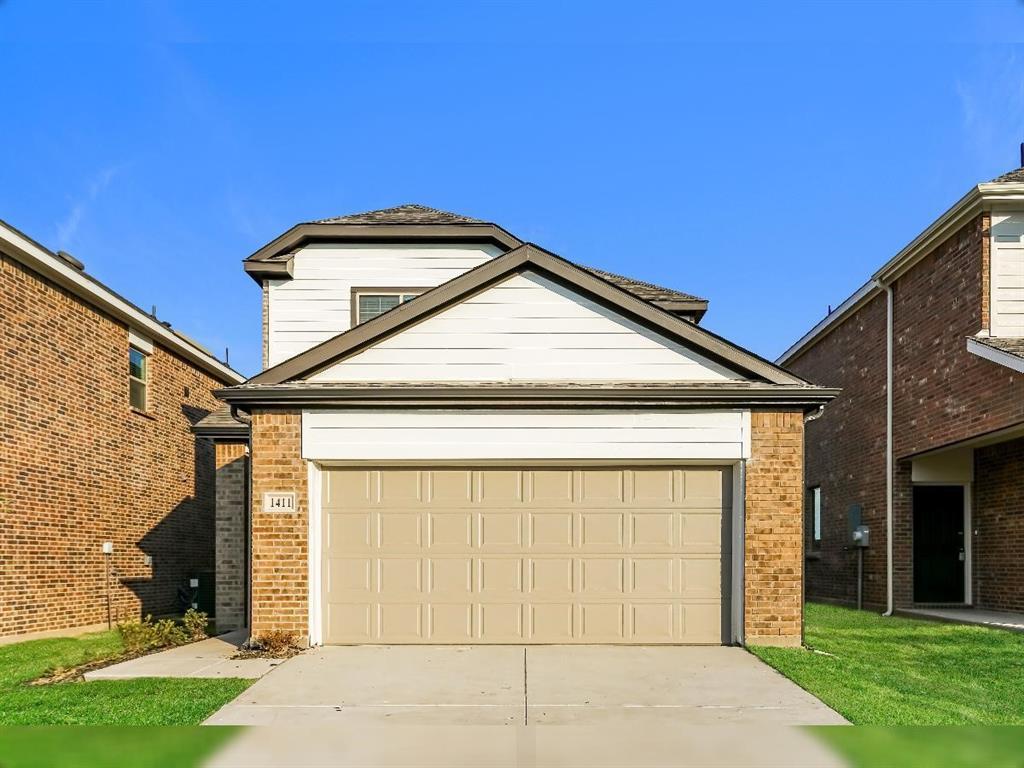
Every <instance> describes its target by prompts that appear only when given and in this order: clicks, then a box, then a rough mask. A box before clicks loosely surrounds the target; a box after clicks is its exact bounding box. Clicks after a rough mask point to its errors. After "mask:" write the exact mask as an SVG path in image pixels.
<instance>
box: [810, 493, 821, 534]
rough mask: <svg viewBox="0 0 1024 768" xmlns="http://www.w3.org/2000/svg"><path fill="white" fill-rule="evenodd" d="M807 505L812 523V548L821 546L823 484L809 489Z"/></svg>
mask: <svg viewBox="0 0 1024 768" xmlns="http://www.w3.org/2000/svg"><path fill="white" fill-rule="evenodd" d="M807 506H808V513H809V517H810V523H811V526H810V527H811V548H812V549H819V548H820V547H821V486H818V485H816V486H814V487H813V488H808V489H807Z"/></svg>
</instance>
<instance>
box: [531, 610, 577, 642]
mask: <svg viewBox="0 0 1024 768" xmlns="http://www.w3.org/2000/svg"><path fill="white" fill-rule="evenodd" d="M574 614H575V610H574V606H573V604H572V603H534V604H531V605H529V606H527V615H528V617H529V624H528V635H527V637H528V639H530V640H537V641H539V642H544V643H571V642H572V641H573V639H574V637H575V631H574V623H575V622H574V619H573V617H574Z"/></svg>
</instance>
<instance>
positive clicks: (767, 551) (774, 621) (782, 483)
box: [743, 411, 804, 646]
mask: <svg viewBox="0 0 1024 768" xmlns="http://www.w3.org/2000/svg"><path fill="white" fill-rule="evenodd" d="M750 432H751V444H750V447H751V458H750V461H748V462H747V475H746V507H745V518H746V519H745V531H744V534H745V543H744V561H745V562H744V569H745V584H744V598H743V609H744V620H743V623H744V636H745V640H746V642H747V643H750V644H757V645H790V646H793V645H799V644H800V642H801V640H802V635H803V554H804V552H803V453H804V415H803V412H802V411H794V412H772V411H754V412H753V413H752V414H751V429H750Z"/></svg>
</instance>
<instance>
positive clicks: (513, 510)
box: [322, 467, 725, 644]
mask: <svg viewBox="0 0 1024 768" xmlns="http://www.w3.org/2000/svg"><path fill="white" fill-rule="evenodd" d="M723 475H724V473H723V471H722V470H721V469H716V468H694V469H692V470H691V469H690V468H679V467H628V468H610V467H588V468H530V467H516V468H504V467H497V468H494V467H477V468H458V467H447V468H446V467H441V468H408V467H403V468H394V469H388V468H371V469H344V470H341V469H339V470H327V471H325V473H324V484H323V497H322V500H323V502H324V512H323V515H324V528H325V530H324V556H323V578H324V580H325V584H324V586H323V588H322V592H323V595H324V598H323V599H324V602H325V606H324V614H325V621H324V627H325V638H324V639H325V641H326V642H333V643H367V642H372V643H521V642H529V643H714V644H717V643H719V642H720V641H721V635H722V632H721V627H722V624H721V621H722V619H721V593H722V555H721V538H722V533H721V530H722V529H721V526H722V504H723V498H725V497H723V488H724V481H723Z"/></svg>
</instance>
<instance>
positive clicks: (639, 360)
mask: <svg viewBox="0 0 1024 768" xmlns="http://www.w3.org/2000/svg"><path fill="white" fill-rule="evenodd" d="M740 378H742V377H741V376H739V375H738V374H736V373H733V372H730V371H728V370H727V369H725V368H723V367H722V366H720V365H718V364H716V363H713V362H711V361H710V360H708V359H706V358H704V357H701V356H700V355H698V354H696V353H695V352H692V351H690V350H689V349H687V348H685V347H683V346H681V345H680V344H677V343H676V342H673V341H670V340H669V339H667V338H664V337H662V336H658V335H657V334H655V333H653V332H651V331H649V330H647V329H645V328H643V327H642V326H640V325H638V324H637V323H634V322H632V321H630V320H627V319H626V318H624V317H621V316H619V315H617V314H615V313H614V312H612V311H611V310H608V309H606V308H604V307H602V306H601V305H599V304H597V303H595V302H593V301H591V300H590V299H587V298H584V297H583V296H581V295H579V294H578V293H575V292H573V291H571V290H569V289H567V288H564V287H563V286H560V285H558V284H557V283H553V282H551V281H550V280H547V279H546V278H544V277H541V276H540V275H537V274H534V273H525V274H520V275H515V276H513V277H510V278H509V279H508V280H505V281H504V282H502V283H499V284H498V285H496V286H494V287H492V288H489V289H487V290H486V291H483V292H482V293H479V294H477V295H476V296H473V297H471V298H469V299H467V300H466V301H463V302H461V303H459V304H456V305H454V306H452V307H449V308H448V309H446V310H444V311H443V312H441V313H440V314H438V315H435V316H434V317H431V318H429V319H428V320H425V321H423V322H421V323H419V324H417V325H414V326H412V327H411V328H409V329H407V330H405V331H402V332H401V333H398V334H396V335H395V336H392V337H390V338H388V339H385V340H384V341H382V342H380V343H379V344H377V345H375V346H373V347H371V348H369V349H367V350H365V351H363V352H360V353H358V354H356V355H353V356H352V357H350V358H348V359H347V360H343V361H342V362H340V363H337V364H335V365H334V366H332V367H330V368H326V369H325V370H323V371H320V372H318V373H316V374H315V375H313V376H311V377H310V380H311V381H331V382H334V381H337V382H345V381H621V380H625V379H628V380H631V381H727V380H730V379H740Z"/></svg>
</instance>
